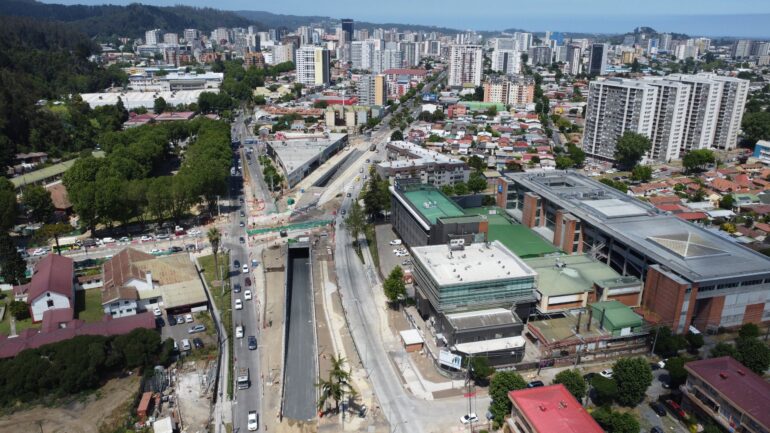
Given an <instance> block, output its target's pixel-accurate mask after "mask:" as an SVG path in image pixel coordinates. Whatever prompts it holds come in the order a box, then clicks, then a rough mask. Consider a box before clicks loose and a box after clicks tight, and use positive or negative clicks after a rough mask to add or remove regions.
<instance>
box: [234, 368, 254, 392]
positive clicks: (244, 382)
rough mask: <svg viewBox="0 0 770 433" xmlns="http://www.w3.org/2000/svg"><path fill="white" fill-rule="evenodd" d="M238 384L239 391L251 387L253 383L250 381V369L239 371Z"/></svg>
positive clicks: (240, 369)
mask: <svg viewBox="0 0 770 433" xmlns="http://www.w3.org/2000/svg"><path fill="white" fill-rule="evenodd" d="M236 382H237V383H238V389H247V388H248V387H250V386H251V381H250V380H249V369H248V367H242V368H239V369H238V376H236Z"/></svg>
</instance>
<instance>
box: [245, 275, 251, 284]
mask: <svg viewBox="0 0 770 433" xmlns="http://www.w3.org/2000/svg"><path fill="white" fill-rule="evenodd" d="M243 282H244V283H245V284H246V285H247V286H251V278H249V277H246V279H244V280H243Z"/></svg>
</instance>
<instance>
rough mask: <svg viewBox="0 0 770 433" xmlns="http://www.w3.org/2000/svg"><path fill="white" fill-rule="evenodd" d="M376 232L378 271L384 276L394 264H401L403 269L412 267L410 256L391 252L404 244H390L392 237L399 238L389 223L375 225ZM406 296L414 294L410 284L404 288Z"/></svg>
mask: <svg viewBox="0 0 770 433" xmlns="http://www.w3.org/2000/svg"><path fill="white" fill-rule="evenodd" d="M375 230H376V234H377V253H378V254H379V256H380V271H381V272H382V275H383V276H384V277H387V276H388V274H390V271H392V270H393V268H395V267H396V266H401V268H402V269H404V270H407V269H409V270H411V269H412V256H411V255H410V256H406V257H398V256H396V255H395V254H394V253H393V250H395V249H397V248H405V247H406V245H403V244H401V245H390V242H391V241H392V240H394V239H400V238H399V237H398V236H397V235H396V233H395V232H394V231H393V226H392V225H390V224H380V225H377V226H375ZM406 294H407V296H414V287H413V286H412V285H411V284H410V285H407V288H406Z"/></svg>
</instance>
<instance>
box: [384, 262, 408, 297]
mask: <svg viewBox="0 0 770 433" xmlns="http://www.w3.org/2000/svg"><path fill="white" fill-rule="evenodd" d="M382 289H383V290H384V291H385V297H386V298H388V301H390V302H391V303H395V302H398V301H399V300H400V299H401V298H402V297H404V296H406V284H405V283H404V271H403V270H402V269H401V266H396V267H395V268H393V270H392V271H390V274H389V275H388V278H386V279H385V281H383V283H382Z"/></svg>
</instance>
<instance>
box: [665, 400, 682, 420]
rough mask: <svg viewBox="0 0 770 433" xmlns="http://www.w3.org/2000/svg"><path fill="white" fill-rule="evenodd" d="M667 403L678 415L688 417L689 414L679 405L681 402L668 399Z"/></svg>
mask: <svg viewBox="0 0 770 433" xmlns="http://www.w3.org/2000/svg"><path fill="white" fill-rule="evenodd" d="M666 405H667V406H668V407H669V408H670V409H671V410H672V411H673V412H674V413H675V414H677V415H679V417H680V418H687V414H686V413H684V410H682V406H679V403H677V402H675V401H674V400H666Z"/></svg>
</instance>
